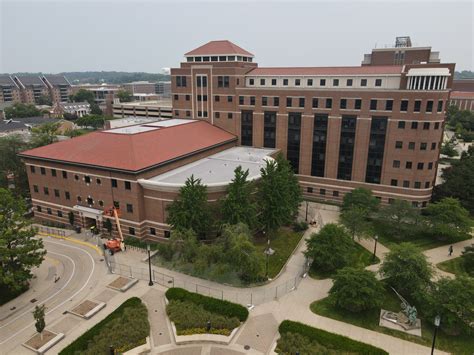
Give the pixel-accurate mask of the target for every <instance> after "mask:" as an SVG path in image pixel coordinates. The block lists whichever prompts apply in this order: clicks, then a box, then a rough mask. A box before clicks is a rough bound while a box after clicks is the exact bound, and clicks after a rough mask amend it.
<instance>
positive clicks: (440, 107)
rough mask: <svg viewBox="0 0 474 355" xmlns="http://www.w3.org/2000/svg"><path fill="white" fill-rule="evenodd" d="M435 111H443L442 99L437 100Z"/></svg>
mask: <svg viewBox="0 0 474 355" xmlns="http://www.w3.org/2000/svg"><path fill="white" fill-rule="evenodd" d="M437 111H438V112H442V111H443V100H439V101H438V108H437Z"/></svg>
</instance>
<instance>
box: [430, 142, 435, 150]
mask: <svg viewBox="0 0 474 355" xmlns="http://www.w3.org/2000/svg"><path fill="white" fill-rule="evenodd" d="M435 149H436V142H433V143H431V150H435Z"/></svg>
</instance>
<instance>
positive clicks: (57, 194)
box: [54, 189, 59, 197]
mask: <svg viewBox="0 0 474 355" xmlns="http://www.w3.org/2000/svg"><path fill="white" fill-rule="evenodd" d="M54 197H59V190H58V189H54Z"/></svg>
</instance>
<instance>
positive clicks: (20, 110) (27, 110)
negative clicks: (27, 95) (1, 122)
mask: <svg viewBox="0 0 474 355" xmlns="http://www.w3.org/2000/svg"><path fill="white" fill-rule="evenodd" d="M4 113H5V117H6V118H7V119H10V118H25V117H37V116H41V111H40V110H38V109H37V108H36V106H35V105H33V104H23V103H20V102H17V103H15V104H13V106H10V107H5V109H4Z"/></svg>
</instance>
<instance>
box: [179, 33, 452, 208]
mask: <svg viewBox="0 0 474 355" xmlns="http://www.w3.org/2000/svg"><path fill="white" fill-rule="evenodd" d="M398 45H399V46H400V45H401V44H398ZM405 45H407V46H408V45H411V44H410V43H406V44H405ZM427 50H428V51H429V52H430V53H426V51H427ZM400 51H404V52H406V53H408V52H409V53H419V55H421V54H422V57H420V58H419V59H416V58H415V57H416V56H412V55H411V54H410V56H409V55H408V54H406V55H405V56H404V59H403V61H400V62H398V63H394V62H393V60H394V58H395V55H396V53H399V52H400ZM375 52H378V51H375ZM383 52H384V53H385V54H384V56H383V58H385V59H383V58H382V57H380V58H377V56H375V55H372V56H371V60H370V61H366V62H365V63H364V65H362V66H355V67H307V68H300V67H289V68H281V67H278V68H262V67H258V65H257V63H255V62H254V56H253V54H251V53H250V52H248V51H246V50H244V49H242V48H240V47H238V46H236V45H235V44H233V43H231V42H229V41H212V42H209V43H207V44H205V45H203V46H201V47H199V48H197V49H195V50H192V51H190V52H188V53H186V54H185V60H184V61H183V62H182V63H181V66H180V67H179V68H173V69H171V75H172V98H173V116H174V117H184V118H186V117H193V118H197V119H201V120H205V121H207V122H210V123H211V124H213V125H216V126H218V127H220V128H222V129H224V130H226V131H228V132H231V133H233V134H235V135H237V136H238V137H239V143H240V144H241V145H245V146H254V147H258V148H277V149H279V150H281V151H282V152H283V153H284V154H285V155H286V157H287V158H288V159H289V161H290V162H291V164H292V166H293V168H294V170H295V172H297V173H298V176H299V180H300V182H301V185H302V187H303V189H304V196H305V197H306V198H311V199H317V200H332V201H340V200H341V199H342V197H343V196H344V194H345V193H346V192H348V191H350V190H352V189H353V188H356V187H366V188H370V189H372V190H373V192H374V194H375V195H376V196H377V197H378V198H380V199H381V200H382V202H383V203H390V202H391V201H393V200H394V199H404V200H408V201H410V202H412V203H413V204H414V205H419V206H424V205H426V203H427V202H428V201H429V200H430V197H431V193H432V188H433V184H434V181H435V177H436V170H437V162H438V157H439V149H440V144H441V139H442V133H443V125H444V119H445V107H446V103H447V101H448V98H449V89H450V87H451V85H452V76H453V73H454V64H440V63H439V59H438V55H437V54H433V52H431V49H430V48H422V49H420V50H419V51H416V49H415V48H410V47H394V48H392V49H391V51H390V50H389V49H384V51H383ZM386 53H391V54H390V55H386ZM373 54H374V52H373ZM389 57H390V58H391V59H390V60H389V59H388V58H389ZM397 58H400V56H399V55H397ZM430 58H431V59H430ZM426 59H429V61H428V62H425V61H426ZM379 64H383V65H379Z"/></svg>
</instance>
